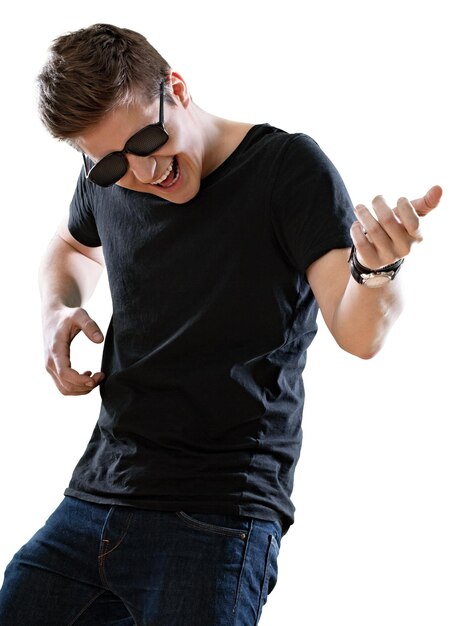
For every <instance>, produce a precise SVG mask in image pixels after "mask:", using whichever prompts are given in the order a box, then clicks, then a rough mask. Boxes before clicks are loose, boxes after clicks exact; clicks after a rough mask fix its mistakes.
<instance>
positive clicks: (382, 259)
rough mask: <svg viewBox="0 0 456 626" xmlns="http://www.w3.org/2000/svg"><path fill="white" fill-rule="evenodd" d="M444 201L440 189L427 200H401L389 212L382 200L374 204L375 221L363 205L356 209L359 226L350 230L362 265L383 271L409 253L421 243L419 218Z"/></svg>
mask: <svg viewBox="0 0 456 626" xmlns="http://www.w3.org/2000/svg"><path fill="white" fill-rule="evenodd" d="M441 197H442V189H441V187H439V186H438V185H435V186H434V187H431V189H429V191H428V192H427V193H426V195H425V196H423V197H422V198H418V199H417V200H412V201H411V202H410V201H409V200H407V198H399V200H398V202H397V206H396V207H395V208H394V209H390V208H389V207H388V205H387V204H386V202H385V200H384V199H383V197H382V196H377V197H376V198H374V199H373V200H372V208H373V210H374V212H375V217H374V215H372V213H371V212H370V211H369V209H368V208H367V207H366V206H364V205H363V204H359V205H358V206H357V207H356V209H355V213H356V217H357V218H358V221H357V222H354V223H353V225H352V228H351V236H352V239H353V243H354V244H355V247H356V256H357V257H358V260H359V262H360V263H361V264H362V265H364V266H365V267H368V268H370V269H373V270H375V269H380V268H381V267H385V265H390V264H391V263H394V262H395V261H397V260H399V259H402V258H403V257H405V256H407V255H408V254H409V253H410V250H411V248H412V245H413V244H414V243H418V242H420V241H422V239H423V237H422V235H421V230H420V217H424V216H425V215H427V214H428V213H429V212H430V211H432V210H433V209H435V207H436V206H437V205H438V204H439V202H440V198H441Z"/></svg>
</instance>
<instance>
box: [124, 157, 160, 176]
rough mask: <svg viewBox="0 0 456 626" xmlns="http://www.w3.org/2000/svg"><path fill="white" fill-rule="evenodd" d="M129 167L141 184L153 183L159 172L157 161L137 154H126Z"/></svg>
mask: <svg viewBox="0 0 456 626" xmlns="http://www.w3.org/2000/svg"><path fill="white" fill-rule="evenodd" d="M125 156H126V158H127V160H128V165H129V168H130V170H131V172H132V173H133V175H134V176H135V178H137V179H138V180H139V181H140V182H141V183H151V182H152V181H153V180H154V176H155V173H156V170H157V161H156V160H155V158H154V157H153V156H145V157H141V156H137V155H135V154H126V155H125Z"/></svg>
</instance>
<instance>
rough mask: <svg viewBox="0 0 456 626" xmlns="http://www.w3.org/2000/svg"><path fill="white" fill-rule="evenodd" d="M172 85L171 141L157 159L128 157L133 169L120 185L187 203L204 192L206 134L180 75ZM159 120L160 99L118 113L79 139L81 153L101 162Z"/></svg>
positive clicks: (167, 113) (167, 110)
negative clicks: (200, 125)
mask: <svg viewBox="0 0 456 626" xmlns="http://www.w3.org/2000/svg"><path fill="white" fill-rule="evenodd" d="M171 84H172V88H173V98H174V101H175V103H176V105H175V106H172V105H170V104H169V103H166V101H165V103H164V126H165V129H166V131H167V133H168V135H169V139H168V141H167V142H166V143H165V144H164V145H163V146H161V148H159V149H158V150H157V151H155V152H154V153H153V154H151V155H148V156H145V157H141V156H136V155H134V154H129V153H127V154H125V158H126V159H127V161H128V170H127V172H126V173H125V175H124V176H123V177H122V178H121V179H120V180H118V181H117V183H116V184H117V185H119V186H120V187H125V188H127V189H132V190H134V191H140V192H142V193H151V194H154V195H156V196H159V197H161V198H165V199H166V200H169V201H170V202H175V203H177V204H182V203H184V202H188V201H189V200H191V199H192V198H193V197H194V196H195V195H196V194H197V193H198V191H199V188H200V183H201V178H202V176H203V175H204V172H203V160H204V158H203V157H204V146H203V140H202V137H203V133H202V132H201V131H199V129H198V123H197V117H196V116H195V115H194V114H192V106H191V100H190V98H189V96H188V93H187V90H186V86H185V83H184V82H183V81H182V79H181V78H180V77H179V76H178V75H177V74H175V73H173V74H172V77H171ZM158 119H159V99H158V98H157V99H156V100H154V101H153V102H144V100H138V101H137V102H135V103H134V104H130V105H128V106H123V107H119V108H117V109H115V110H114V111H112V112H111V113H109V114H108V115H107V116H105V117H104V118H103V120H101V121H100V122H99V123H98V124H96V125H95V126H93V127H92V128H90V129H89V130H88V131H86V132H84V133H83V134H82V135H80V136H79V137H78V138H77V139H76V143H77V145H78V146H79V148H80V149H81V150H82V151H83V152H84V153H85V154H86V155H87V156H89V157H90V159H91V160H92V161H93V162H94V163H97V162H98V161H99V160H100V159H101V158H103V157H104V156H106V155H107V154H109V153H111V152H115V151H122V150H123V149H124V146H125V144H126V142H127V141H128V139H130V137H132V136H133V135H134V134H135V133H136V132H138V131H139V130H141V129H142V128H144V127H145V126H147V125H149V124H154V123H156V122H157V121H158Z"/></svg>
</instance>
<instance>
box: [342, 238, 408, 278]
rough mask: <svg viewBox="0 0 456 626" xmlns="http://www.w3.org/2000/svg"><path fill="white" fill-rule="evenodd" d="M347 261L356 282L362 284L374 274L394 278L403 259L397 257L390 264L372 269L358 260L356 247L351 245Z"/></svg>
mask: <svg viewBox="0 0 456 626" xmlns="http://www.w3.org/2000/svg"><path fill="white" fill-rule="evenodd" d="M348 262H349V263H350V270H351V273H352V276H353V278H354V279H355V280H356V282H357V283H359V284H360V285H363V284H364V283H365V282H366V280H368V279H369V278H371V277H374V276H385V278H389V280H394V278H396V274H397V273H398V272H399V270H400V269H401V266H402V263H403V262H404V259H399V260H398V261H395V262H394V263H391V264H390V265H385V266H384V267H380V268H378V269H375V270H373V269H371V268H370V267H366V266H365V265H363V264H362V263H360V262H359V260H358V257H357V256H356V248H355V246H354V245H353V246H352V249H351V253H350V258H349V259H348Z"/></svg>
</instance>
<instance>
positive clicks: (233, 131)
mask: <svg viewBox="0 0 456 626" xmlns="http://www.w3.org/2000/svg"><path fill="white" fill-rule="evenodd" d="M191 108H192V110H191V115H192V116H193V118H194V121H195V122H196V124H197V126H198V127H199V129H200V132H201V140H202V142H203V164H202V165H203V167H202V175H203V178H204V177H205V176H207V175H208V174H210V173H211V172H213V171H214V170H215V169H217V167H219V165H221V164H222V163H223V162H224V161H225V160H226V159H227V158H228V157H229V156H230V154H231V153H232V152H234V150H235V149H236V148H237V147H238V145H239V144H240V143H241V141H242V140H243V139H244V137H245V135H246V134H247V132H248V131H249V129H250V128H252V126H253V124H249V123H246V122H236V121H233V120H227V119H224V118H222V117H218V116H216V115H212V114H211V113H208V112H207V111H204V110H203V109H201V108H200V107H199V106H197V105H196V104H194V103H192V104H191Z"/></svg>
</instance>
